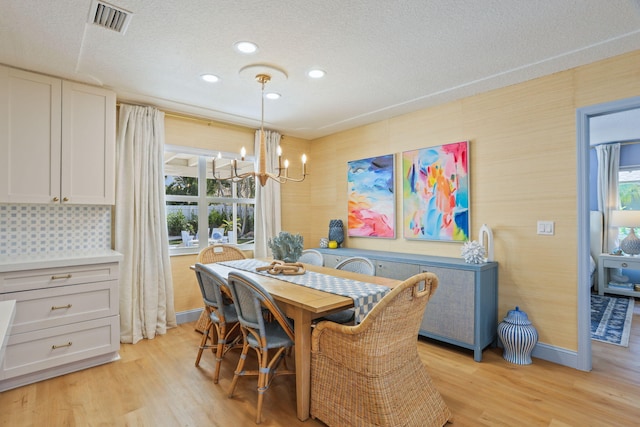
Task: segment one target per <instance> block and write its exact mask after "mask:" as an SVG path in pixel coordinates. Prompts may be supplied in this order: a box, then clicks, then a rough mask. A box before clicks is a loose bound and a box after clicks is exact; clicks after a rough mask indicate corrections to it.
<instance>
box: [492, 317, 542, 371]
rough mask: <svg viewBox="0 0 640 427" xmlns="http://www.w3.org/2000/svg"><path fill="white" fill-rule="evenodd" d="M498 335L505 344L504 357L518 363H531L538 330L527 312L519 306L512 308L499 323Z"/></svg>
mask: <svg viewBox="0 0 640 427" xmlns="http://www.w3.org/2000/svg"><path fill="white" fill-rule="evenodd" d="M498 337H500V341H502V345H503V346H504V353H503V355H502V357H504V359H505V360H506V361H507V362H511V363H515V364H516V365H530V364H531V363H532V362H531V352H532V351H533V348H534V347H535V345H536V343H537V342H538V331H537V330H536V328H534V327H533V325H532V324H531V322H530V321H529V317H528V316H527V313H525V312H524V311H520V308H519V307H516V309H515V310H510V311H509V312H508V313H507V316H506V317H505V318H504V320H503V321H502V322H500V324H499V325H498Z"/></svg>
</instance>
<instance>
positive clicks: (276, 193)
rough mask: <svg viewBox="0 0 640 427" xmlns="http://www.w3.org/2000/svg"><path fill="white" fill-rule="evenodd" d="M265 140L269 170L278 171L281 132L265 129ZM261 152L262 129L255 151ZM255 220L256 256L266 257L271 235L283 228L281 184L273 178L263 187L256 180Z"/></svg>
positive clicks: (258, 133)
mask: <svg viewBox="0 0 640 427" xmlns="http://www.w3.org/2000/svg"><path fill="white" fill-rule="evenodd" d="M265 142H266V144H267V158H266V168H267V172H271V173H277V167H278V145H280V134H279V133H278V132H273V131H265ZM259 152H260V130H257V131H256V136H255V153H259ZM258 157H259V156H258V155H257V154H256V170H257V162H258V161H259V158H258ZM254 221H255V224H254V230H255V232H254V233H255V239H254V240H255V244H254V250H253V251H254V257H256V258H264V257H267V256H270V253H269V248H268V246H267V242H268V241H269V239H270V238H271V237H273V236H276V235H278V233H280V231H281V230H282V223H281V210H280V184H278V183H277V182H275V181H274V180H272V179H269V180H268V181H267V184H266V185H265V186H264V187H262V186H261V185H260V183H259V182H256V208H255V217H254Z"/></svg>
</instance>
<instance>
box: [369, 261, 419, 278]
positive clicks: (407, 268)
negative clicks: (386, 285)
mask: <svg viewBox="0 0 640 427" xmlns="http://www.w3.org/2000/svg"><path fill="white" fill-rule="evenodd" d="M372 261H373V263H374V264H375V266H376V276H381V277H388V278H390V279H397V280H406V279H408V278H409V277H411V276H415V275H416V274H418V273H420V266H419V265H418V264H407V263H404V262H393V261H380V260H372Z"/></svg>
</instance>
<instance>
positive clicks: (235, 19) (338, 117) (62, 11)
mask: <svg viewBox="0 0 640 427" xmlns="http://www.w3.org/2000/svg"><path fill="white" fill-rule="evenodd" d="M111 3H112V4H113V5H115V6H117V7H120V8H123V9H126V10H128V11H130V12H132V14H133V15H132V19H131V22H130V25H129V27H128V29H127V31H126V33H125V34H124V35H123V34H119V33H117V32H114V31H111V30H107V29H103V28H99V27H97V26H94V25H92V24H89V23H88V17H89V10H90V6H91V0H64V1H51V0H2V2H1V3H0V63H3V64H7V65H11V66H15V67H19V68H24V69H28V70H33V71H38V72H43V73H47V74H52V75H55V76H60V77H63V78H66V79H71V80H77V81H82V82H87V83H91V84H98V85H104V86H106V87H109V88H112V89H114V90H115V91H116V92H117V94H118V98H119V100H121V101H128V102H134V101H135V102H139V103H144V104H150V105H156V106H159V107H161V108H162V109H164V110H170V111H178V112H183V113H187V114H192V115H197V116H203V117H207V118H212V119H216V120H220V121H223V122H230V123H236V124H241V125H247V126H252V127H257V126H258V125H259V120H260V86H259V84H258V83H256V82H255V81H254V80H253V77H254V75H253V72H252V71H247V72H241V70H242V69H243V68H245V67H247V66H252V65H255V64H267V65H270V66H276V67H278V68H279V69H281V70H283V71H284V73H286V78H285V77H282V76H278V78H275V79H274V81H273V82H272V83H270V84H268V85H267V90H268V91H274V92H279V93H280V94H282V98H281V99H279V100H277V101H269V100H267V101H265V121H266V127H269V128H272V129H275V130H278V131H280V132H281V133H283V134H285V135H292V136H298V137H302V138H308V139H313V138H317V137H320V136H324V135H328V134H331V133H334V132H337V131H341V130H344V129H349V128H352V127H356V126H359V125H362V124H366V123H371V122H374V121H378V120H382V119H385V118H389V117H393V116H397V115H399V114H403V113H407V112H410V111H415V110H419V109H422V108H425V107H429V106H432V105H436V104H439V103H442V102H447V101H451V100H454V99H459V98H462V97H465V96H469V95H472V94H476V93H480V92H484V91H487V90H491V89H494V88H498V87H502V86H506V85H510V84H514V83H518V82H521V81H525V80H529V79H532V78H536V77H539V76H542V75H546V74H550V73H554V72H557V71H561V70H565V69H568V68H572V67H575V66H579V65H582V64H585V63H590V62H593V61H596V60H600V59H603V58H607V57H611V56H614V55H619V54H621V53H625V52H629V51H632V50H636V49H639V48H640V4H639V2H638V0H607V1H603V0H526V1H525V0H482V1H480V0H455V1H453V0H451V1H445V0H402V1H391V0H350V1H346V0H323V1H313V2H312V1H302V0H276V1H272V2H271V3H267V2H263V1H254V0H242V1H240V0H218V1H214V0H190V1H172V2H169V1H148V0H146V1H145V0H112V1H111ZM240 40H249V41H253V42H255V43H257V44H258V46H259V50H258V52H257V53H256V54H254V55H250V56H247V55H241V54H239V53H237V52H236V51H235V50H234V49H233V44H234V43H235V42H237V41H240ZM312 67H319V68H322V69H324V70H325V71H326V72H327V76H326V77H325V78H324V79H322V80H315V81H314V80H310V79H309V78H307V77H306V75H305V72H306V71H307V70H309V69H310V68H312ZM250 68H251V67H250ZM203 73H213V74H216V75H218V76H220V77H221V81H219V82H218V83H215V84H207V83H205V82H203V81H202V80H200V79H199V75H200V74H203Z"/></svg>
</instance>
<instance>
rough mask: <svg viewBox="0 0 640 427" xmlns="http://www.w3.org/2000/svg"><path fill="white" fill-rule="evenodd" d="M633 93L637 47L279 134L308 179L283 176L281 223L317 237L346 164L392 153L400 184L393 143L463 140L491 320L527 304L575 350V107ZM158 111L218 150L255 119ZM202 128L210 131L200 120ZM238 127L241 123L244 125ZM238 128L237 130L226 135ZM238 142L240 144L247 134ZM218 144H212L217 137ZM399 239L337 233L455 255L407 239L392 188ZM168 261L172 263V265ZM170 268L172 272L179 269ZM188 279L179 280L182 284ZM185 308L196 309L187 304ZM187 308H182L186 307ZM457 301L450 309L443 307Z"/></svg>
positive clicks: (549, 335)
mask: <svg viewBox="0 0 640 427" xmlns="http://www.w3.org/2000/svg"><path fill="white" fill-rule="evenodd" d="M632 96H640V51H636V52H633V53H630V54H626V55H622V56H619V57H615V58H612V59H609V60H605V61H600V62H597V63H594V64H590V65H586V66H583V67H579V68H576V69H573V70H569V71H565V72H561V73H556V74H553V75H550V76H546V77H543V78H539V79H536V80H533V81H529V82H525V83H521V84H517V85H513V86H510V87H507V88H503V89H499V90H494V91H491V92H488V93H484V94H480V95H476V96H473V97H469V98H465V99H462V100H460V101H455V102H451V103H448V104H444V105H441V106H437V107H433V108H429V109H425V110H421V111H418V112H415V113H411V114H406V115H403V116H399V117H396V118H393V119H389V120H385V121H381V122H377V123H374V124H371V125H368V126H363V127H360V128H356V129H352V130H349V131H345V132H341V133H338V134H334V135H331V136H328V137H325V138H321V139H318V140H314V141H311V142H309V141H305V140H302V139H297V138H292V137H288V136H285V137H284V139H283V141H282V146H283V149H284V151H285V153H286V154H287V157H288V158H289V159H290V160H291V161H292V163H293V165H292V170H296V169H297V168H298V166H297V164H298V162H299V157H300V154H301V153H302V152H306V153H307V155H308V157H309V173H310V175H309V178H308V179H307V180H306V181H305V182H303V183H299V184H294V183H291V184H286V185H283V186H282V211H283V218H282V224H283V229H284V230H286V231H289V232H293V233H301V234H302V235H303V236H304V241H305V247H307V248H308V247H315V246H317V245H318V241H319V239H320V238H321V237H324V236H326V234H327V231H328V225H329V220H330V219H334V218H340V219H342V220H343V221H345V223H346V219H347V218H346V217H347V212H346V206H347V198H346V197H347V195H346V188H347V183H346V164H347V162H348V161H349V160H354V159H360V158H365V157H371V156H375V155H383V154H389V153H395V154H396V155H397V158H396V183H397V187H396V188H397V190H396V191H397V194H400V193H399V192H400V191H401V186H400V185H399V184H398V183H400V182H401V171H400V170H399V168H400V160H399V155H400V154H401V153H402V151H406V150H411V149H417V148H423V147H429V146H434V145H441V144H444V143H449V142H456V141H461V140H469V141H470V162H469V164H470V175H471V176H470V185H471V236H472V238H474V239H477V234H478V230H479V228H480V226H481V225H482V224H484V223H486V224H487V225H489V226H490V227H491V228H492V230H493V234H494V239H495V258H496V261H498V262H499V264H500V270H499V307H500V308H499V314H498V315H499V318H500V319H501V318H502V317H503V316H505V315H506V312H507V310H510V309H513V308H514V307H515V306H516V305H518V306H520V308H521V309H522V310H524V311H526V312H527V314H528V315H529V318H530V319H531V321H532V322H533V324H534V325H535V326H536V328H537V329H538V332H539V334H540V342H541V343H546V344H549V345H552V346H557V347H561V348H566V349H569V350H574V351H575V350H577V286H578V284H577V258H576V257H577V229H576V218H577V198H576V172H577V171H576V123H575V115H576V109H577V108H580V107H584V106H588V105H593V104H598V103H602V102H608V101H613V100H617V99H623V98H629V97H632ZM171 120H172V119H171V118H167V121H166V124H167V143H168V144H176V145H186V146H191V145H193V144H192V141H194V140H195V141H198V142H197V144H201V145H195V146H197V147H199V148H206V147H211V146H214V144H217V143H218V142H219V143H225V144H226V143H228V144H229V145H228V147H229V148H228V149H223V150H225V151H230V152H233V151H238V150H239V146H240V145H245V144H246V146H247V149H249V148H250V147H252V145H253V143H252V141H253V132H254V131H253V129H250V130H245V129H242V128H236V127H226V126H222V128H223V129H224V132H231V136H229V135H225V136H224V137H220V135H219V134H218V132H219V131H218V127H216V126H212V125H207V124H202V123H201V124H199V125H198V127H197V128H193V129H197V130H194V132H197V134H198V135H199V136H198V137H197V138H192V137H191V136H190V133H191V132H192V127H193V126H194V125H193V124H191V125H190V126H187V125H186V124H183V125H184V126H182V127H180V128H178V127H177V126H174V125H173V124H172V123H170V122H171ZM204 128H208V129H204ZM245 132H246V133H245ZM235 138H237V139H235ZM245 141H248V142H245ZM215 146H216V149H218V148H217V147H218V146H217V145H215ZM397 214H398V215H397V216H398V219H397V221H396V228H397V230H398V231H397V235H398V237H397V238H396V239H393V240H389V239H366V238H351V239H350V238H346V240H345V245H346V246H347V247H353V248H365V249H377V250H389V251H395V252H408V253H417V254H427V255H444V256H451V257H460V249H461V244H457V243H440V242H428V241H408V240H405V239H404V238H403V237H402V235H401V233H402V229H401V214H402V197H401V196H398V197H397ZM538 220H549V221H554V222H555V226H556V230H555V231H556V232H555V235H553V236H539V235H537V234H536V221H538ZM183 264H185V263H184V262H178V261H177V260H172V266H174V282H175V281H177V282H179V283H180V284H179V285H178V286H176V291H175V292H176V310H177V311H181V308H180V307H178V301H190V299H189V298H187V297H184V298H183V297H181V296H180V293H181V292H184V291H187V292H190V291H192V290H193V289H192V288H193V287H194V286H195V290H196V292H197V284H195V278H193V284H192V285H188V284H186V283H185V282H186V281H184V282H183V281H181V280H180V279H179V278H178V276H179V275H181V274H185V273H186V274H189V275H190V274H191V272H189V271H188V269H185V266H184V265H183ZM176 267H178V268H179V269H180V272H179V273H178V272H177V271H176ZM177 278H178V279H177ZM187 288H188V290H187ZM193 308H195V307H193ZM185 309H186V308H185ZM452 309H453V310H455V308H454V307H453V308H452Z"/></svg>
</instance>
